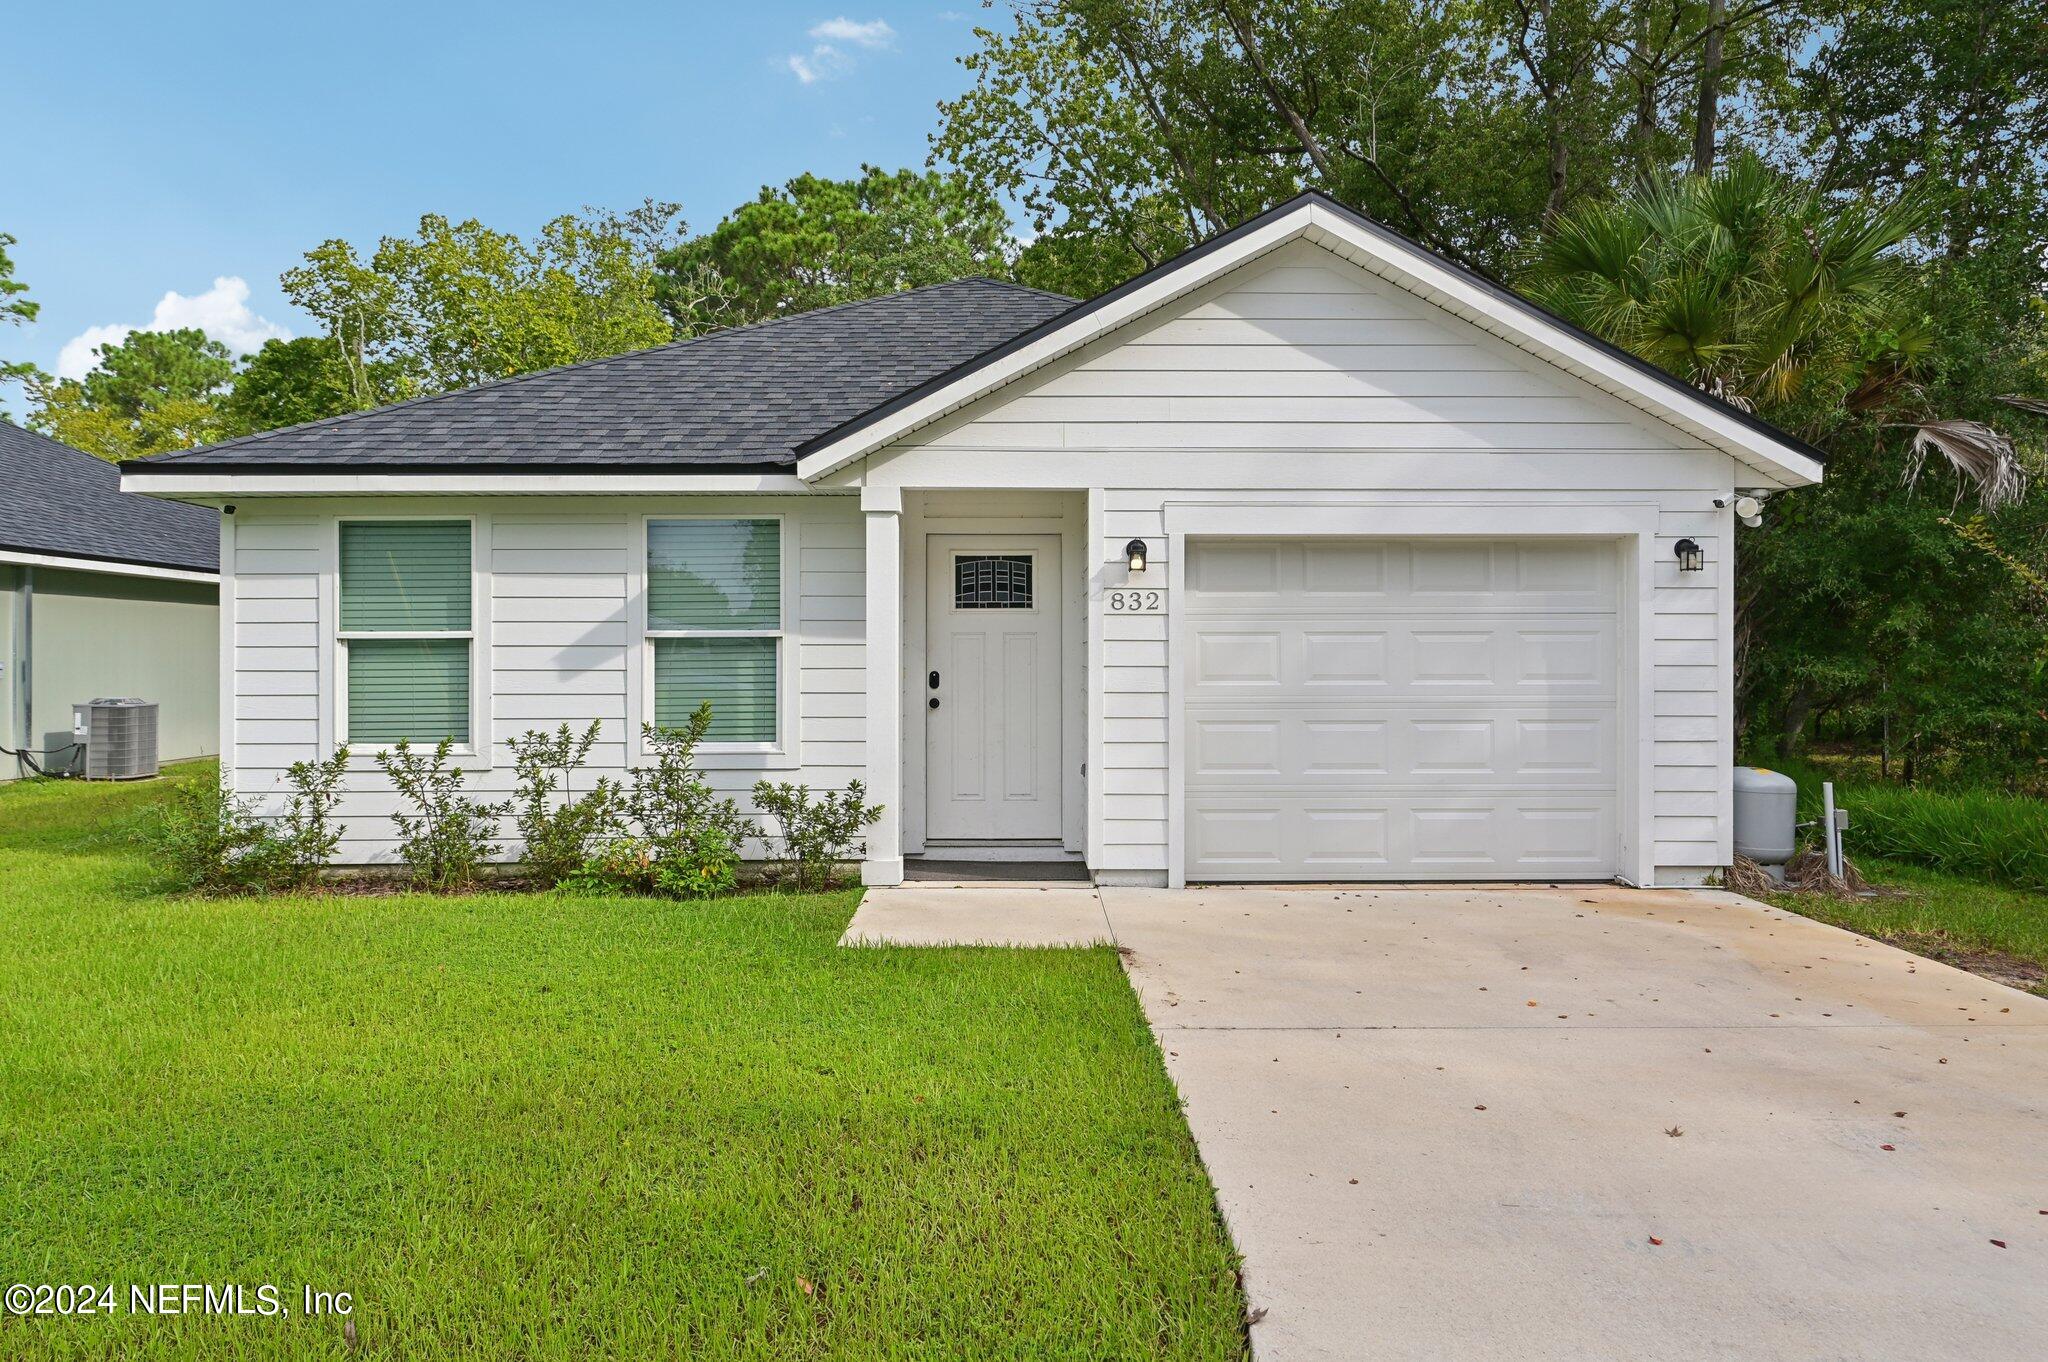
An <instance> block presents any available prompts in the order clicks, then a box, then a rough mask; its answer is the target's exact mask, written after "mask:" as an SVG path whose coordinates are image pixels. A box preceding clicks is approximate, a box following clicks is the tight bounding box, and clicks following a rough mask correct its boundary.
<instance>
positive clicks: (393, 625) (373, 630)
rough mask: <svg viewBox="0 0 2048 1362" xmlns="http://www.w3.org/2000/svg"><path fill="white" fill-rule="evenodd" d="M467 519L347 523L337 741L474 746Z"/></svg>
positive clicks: (472, 626) (367, 744)
mask: <svg viewBox="0 0 2048 1362" xmlns="http://www.w3.org/2000/svg"><path fill="white" fill-rule="evenodd" d="M470 571H471V567H470V522H469V521H467V520H344V521H343V522H341V592H340V594H341V602H340V604H341V631H340V646H341V649H342V653H343V658H342V672H343V676H344V677H345V682H344V684H345V693H346V695H347V705H346V710H345V713H344V716H343V723H342V735H341V740H342V741H344V742H347V743H350V744H352V745H354V746H356V747H358V748H371V747H386V746H389V745H391V744H393V743H396V742H397V741H398V740H399V739H401V738H409V739H411V740H412V742H413V743H414V744H415V745H418V746H432V745H433V744H435V743H437V742H439V741H440V740H441V739H443V738H450V739H453V740H454V742H455V743H456V745H458V746H462V747H469V746H472V745H473V738H472V730H471V723H470V712H469V711H470V704H469V698H470V668H471V667H472V665H473V658H472V656H471V652H472V649H473V647H474V645H475V641H476V622H475V615H474V604H473V602H472V601H471V592H470Z"/></svg>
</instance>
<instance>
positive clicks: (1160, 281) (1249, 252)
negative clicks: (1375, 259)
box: [796, 212, 1308, 482]
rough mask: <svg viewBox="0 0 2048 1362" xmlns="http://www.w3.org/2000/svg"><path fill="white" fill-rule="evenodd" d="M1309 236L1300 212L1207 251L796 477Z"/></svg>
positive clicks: (877, 444) (873, 445)
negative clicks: (1301, 237)
mask: <svg viewBox="0 0 2048 1362" xmlns="http://www.w3.org/2000/svg"><path fill="white" fill-rule="evenodd" d="M1307 229H1308V218H1307V215H1306V213H1305V212H1296V213H1289V214H1288V215H1287V216H1286V217H1284V218H1279V219H1276V220H1275V221H1273V222H1270V223H1267V224H1266V225H1265V226H1264V227H1262V228H1260V229H1259V230H1258V231H1256V232H1249V233H1247V234H1246V235H1244V236H1243V237H1240V238H1239V239H1238V240H1236V241H1233V242H1231V243H1230V244H1229V245H1228V246H1225V247H1222V248H1221V249H1218V250H1213V251H1211V252H1209V253H1208V254H1207V255H1205V256H1203V257H1202V258H1201V259H1199V260H1197V261H1194V262H1192V263H1191V264H1190V265H1189V266H1188V267H1187V268H1185V269H1179V270H1173V271H1169V272H1168V273H1166V274H1163V275H1161V276H1160V277H1159V278H1157V279H1155V280H1153V281H1152V282H1151V283H1150V284H1148V285H1146V286H1145V287H1144V288H1141V289H1134V290H1132V291H1131V292H1130V293H1128V294H1126V295H1125V296H1123V297H1122V298H1119V299H1117V300H1116V301H1115V302H1114V303H1112V304H1110V305H1109V306H1107V307H1102V308H1097V309H1096V310H1095V311H1093V312H1091V313H1089V314H1088V315H1087V316H1085V317H1077V318H1075V319H1074V320H1073V321H1072V322H1071V323H1069V324H1068V325H1066V326H1063V327H1060V328H1059V329H1058V330H1055V331H1051V332H1048V333H1047V334H1046V335H1043V336H1040V337H1039V338H1038V339H1037V340H1035V341H1033V342H1032V343H1031V344H1029V345H1027V346H1024V347H1022V348H1021V349H1018V350H1014V351H1012V352H1011V353H1009V354H1007V355H1004V356H1003V357H1002V358H1001V359H999V360H997V361H995V362H994V363H993V364H990V365H987V366H986V367H984V368H980V369H976V370H974V371H973V372H972V373H968V374H963V375H961V376H960V378H959V379H958V380H956V381H955V382H952V383H948V384H947V385H946V386H945V387H943V388H940V389H939V390H937V391H936V392H932V393H927V394H926V395H925V396H924V397H923V398H922V399H920V400H919V401H916V402H913V403H911V404H910V405H909V406H907V407H905V408H903V409H902V410H901V411H897V412H892V413H891V414H890V415H889V418H888V419H887V420H885V421H878V422H876V423H875V424H874V425H872V426H867V427H864V428H863V429H860V430H856V431H852V432H850V433H849V434H847V435H846V436H845V437H844V438H842V439H838V440H834V441H833V442H832V443H831V444H829V445H826V446H824V447H823V448H820V449H817V450H813V451H812V452H811V453H809V454H806V455H805V456H804V457H803V458H801V459H799V460H798V461H797V465H796V472H797V476H798V477H800V478H802V479H803V480H804V481H805V482H812V481H815V480H816V479H818V478H821V477H824V476H825V475H826V474H828V473H831V472H833V471H835V470H837V469H840V468H844V467H845V466H846V465H847V464H850V463H852V462H853V461H854V460H856V459H861V458H865V457H867V456H868V455H869V454H872V453H874V452H875V451H876V450H878V449H880V448H882V447H883V446H884V445H887V444H890V443H892V442H893V441H896V440H900V439H902V438H903V437H904V436H905V435H907V434H909V433H910V432H911V431H913V430H916V429H917V428H918V427H920V426H925V425H929V424H931V423H932V422H933V421H936V420H938V419H940V418H941V417H943V416H945V415H946V414H948V413H949V412H952V411H955V410H957V409H958V408H960V407H964V406H966V405H967V404H968V403H969V402H972V401H974V400H975V399H976V398H979V397H981V396H983V395H984V394H986V393H989V392H992V391H994V390H995V389H997V388H1000V387H1001V386H1003V385H1004V384H1005V383H1010V382H1013V381H1014V380H1016V379H1018V378H1021V377H1022V376H1024V375H1025V374H1028V373H1030V372H1031V371H1032V370H1033V369H1037V368H1040V367H1042V366H1043V365H1047V364H1050V363H1052V362H1053V361H1054V360H1056V359H1058V358H1059V357H1060V356H1061V355H1064V354H1067V353H1068V352H1070V351H1073V350H1077V349H1079V348H1080V347H1082V346H1084V345H1086V344H1088V342H1090V341H1092V340H1094V339H1095V338H1096V337H1098V336H1101V335H1104V334H1106V333H1107V332H1110V331H1114V330H1116V329H1117V328H1118V327H1120V326H1123V325H1125V324H1127V323H1129V322H1132V321H1135V320H1136V319H1138V318H1139V317H1142V316H1144V315H1145V314H1146V313H1148V312H1152V311H1155V310H1157V309H1158V308H1161V307H1164V306H1166V305H1167V304H1168V303H1170V302H1172V301H1173V300H1174V299H1175V298H1178V297H1180V296H1181V295H1182V294H1184V293H1188V292H1191V291H1193V290H1194V289H1198V288H1200V287H1201V286H1202V285H1203V284H1205V283H1207V282H1208V281H1209V280H1211V279H1214V278H1215V277H1217V276H1218V275H1221V274H1224V273H1226V272H1228V271H1230V270H1234V269H1236V268H1237V267H1238V266H1239V265H1242V264H1244V263H1245V262H1246V261H1248V260H1251V259H1253V258H1254V257H1256V256H1260V255H1263V254H1265V253H1266V252H1267V251H1270V250H1272V249H1273V248H1274V247H1276V246H1282V245H1285V244H1286V243H1287V242H1289V241H1292V240H1293V239H1294V238H1295V237H1298V236H1300V235H1301V234H1302V233H1303V232H1305V231H1306V230H1307Z"/></svg>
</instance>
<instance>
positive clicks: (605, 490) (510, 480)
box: [121, 470, 825, 502]
mask: <svg viewBox="0 0 2048 1362" xmlns="http://www.w3.org/2000/svg"><path fill="white" fill-rule="evenodd" d="M121 490H122V491H124V492H134V493H136V494H137V495H140V496H145V497H162V498H164V499H166V500H169V501H200V502H217V501H223V500H228V499H231V498H235V497H382V496H391V497H443V496H528V497H625V496H675V495H679V494H687V493H692V492H699V493H707V494H713V495H751V496H759V495H764V494H773V493H789V492H801V493H804V494H807V495H811V496H816V495H818V494H820V493H821V492H822V491H824V490H825V489H821V488H816V487H812V486H811V485H810V484H808V483H806V482H805V481H804V480H803V479H802V478H799V477H796V476H795V475H793V474H789V473H631V472H624V473H430V474H420V473H349V472H346V471H341V470H337V471H335V472H332V473H327V472H315V473H123V474H122V475H121Z"/></svg>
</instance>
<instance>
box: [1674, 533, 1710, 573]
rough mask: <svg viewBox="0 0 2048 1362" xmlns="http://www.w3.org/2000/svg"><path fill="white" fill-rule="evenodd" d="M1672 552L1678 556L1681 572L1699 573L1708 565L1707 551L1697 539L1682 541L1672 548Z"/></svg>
mask: <svg viewBox="0 0 2048 1362" xmlns="http://www.w3.org/2000/svg"><path fill="white" fill-rule="evenodd" d="M1671 551H1672V552H1673V553H1674V554H1676V555H1678V570H1679V571H1680V572H1698V571H1699V570H1700V569H1702V568H1704V567H1705V566H1706V565H1707V551H1706V550H1705V549H1703V548H1701V547H1700V546H1699V541H1698V540H1696V539H1681V540H1679V541H1678V542H1677V543H1676V544H1673V545H1672V546H1671Z"/></svg>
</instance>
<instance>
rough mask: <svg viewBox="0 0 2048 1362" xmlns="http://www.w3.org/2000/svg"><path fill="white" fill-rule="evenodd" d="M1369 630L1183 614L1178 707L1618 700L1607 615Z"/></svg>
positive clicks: (1269, 617) (1354, 620)
mask: <svg viewBox="0 0 2048 1362" xmlns="http://www.w3.org/2000/svg"><path fill="white" fill-rule="evenodd" d="M1193 599H1200V598H1192V597H1191V600H1193ZM1206 604H1207V602H1206V600H1202V601H1201V605H1202V606H1206ZM1371 620H1372V627H1365V625H1364V624H1363V623H1362V622H1361V617H1360V616H1359V615H1349V616H1346V615H1333V614H1329V613H1324V612H1316V613H1312V614H1288V613H1286V612H1284V611H1277V610H1276V611H1269V612H1266V614H1265V616H1264V617H1263V618H1262V619H1261V620H1260V622H1259V623H1258V625H1256V626H1254V625H1253V624H1252V623H1251V622H1249V621H1242V622H1240V621H1238V620H1235V619H1230V618H1221V619H1219V618H1216V617H1212V616H1210V615H1208V614H1207V613H1206V611H1205V612H1204V613H1203V614H1202V615H1200V616H1197V615H1195V614H1194V613H1193V610H1192V609H1191V610H1190V612H1189V614H1188V617H1187V618H1186V619H1185V630H1186V633H1187V635H1188V638H1189V644H1188V652H1187V653H1186V654H1185V656H1186V657H1187V658H1188V664H1189V665H1188V667H1187V670H1186V674H1185V684H1186V687H1187V698H1188V700H1189V701H1190V702H1194V703H1200V702H1203V701H1205V700H1209V699H1216V700H1228V699H1229V698H1230V697H1231V695H1232V694H1233V693H1234V694H1236V695H1238V696H1243V695H1246V694H1249V693H1257V694H1259V695H1261V696H1276V697H1277V696H1280V695H1283V694H1287V693H1290V692H1293V691H1297V690H1301V689H1303V688H1312V689H1314V690H1317V691H1324V692H1328V691H1335V690H1344V689H1347V688H1349V689H1357V688H1365V689H1368V690H1372V691H1376V692H1385V693H1386V694H1387V697H1388V699H1389V700H1394V699H1400V700H1402V701H1403V702H1407V701H1416V702H1421V703H1430V702H1433V701H1436V700H1440V699H1443V698H1446V697H1450V698H1453V699H1456V698H1459V697H1463V698H1466V699H1469V698H1472V697H1479V696H1484V697H1498V698H1500V699H1501V700H1504V701H1513V700H1519V699H1532V698H1538V697H1544V696H1552V695H1555V696H1558V697H1561V698H1570V699H1590V700H1601V701H1606V702H1610V703H1611V701H1612V700H1613V698H1614V696H1615V693H1616V691H1615V681H1616V652H1615V649H1616V633H1615V623H1614V617H1613V616H1612V615H1611V614H1610V615H1606V616H1599V615H1571V616H1552V617H1539V618H1537V619H1533V620H1532V619H1531V618H1530V617H1528V616H1513V615H1494V616H1485V615H1478V614H1473V615H1469V616H1463V617H1461V616H1458V615H1430V616H1417V617H1412V618H1389V617H1385V616H1381V615H1379V614H1377V613H1375V614H1374V615H1372V616H1371Z"/></svg>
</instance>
